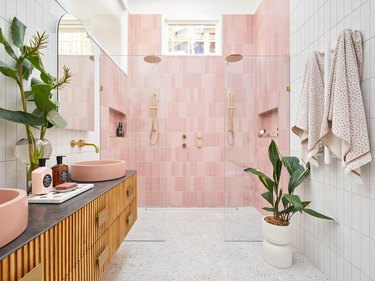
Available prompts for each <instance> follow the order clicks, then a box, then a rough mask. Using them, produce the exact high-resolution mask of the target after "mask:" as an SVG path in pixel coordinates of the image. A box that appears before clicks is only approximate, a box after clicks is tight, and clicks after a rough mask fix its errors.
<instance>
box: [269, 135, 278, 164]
mask: <svg viewBox="0 0 375 281" xmlns="http://www.w3.org/2000/svg"><path fill="white" fill-rule="evenodd" d="M268 156H269V158H270V161H271V163H272V165H273V164H274V163H275V162H276V161H277V160H280V153H279V149H278V148H277V145H276V143H275V141H274V140H271V143H270V145H269V147H268Z"/></svg>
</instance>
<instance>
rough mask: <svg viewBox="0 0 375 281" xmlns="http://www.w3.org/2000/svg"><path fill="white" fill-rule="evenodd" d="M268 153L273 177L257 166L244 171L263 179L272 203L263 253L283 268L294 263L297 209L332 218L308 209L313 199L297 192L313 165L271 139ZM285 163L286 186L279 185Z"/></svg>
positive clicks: (264, 225) (266, 219) (265, 225)
mask: <svg viewBox="0 0 375 281" xmlns="http://www.w3.org/2000/svg"><path fill="white" fill-rule="evenodd" d="M268 156H269V159H270V162H271V164H272V167H273V173H272V178H271V177H268V176H266V175H265V174H264V173H263V172H261V171H259V170H258V169H255V168H247V169H245V170H244V171H245V172H250V173H252V174H254V175H256V176H258V178H259V180H260V182H261V183H262V184H263V185H264V186H265V188H266V189H267V191H266V192H264V193H262V197H263V198H264V199H265V200H266V202H268V203H269V204H270V206H269V207H264V208H263V209H264V210H265V211H268V212H271V213H272V215H271V216H265V217H264V218H263V220H262V233H263V237H264V240H263V256H264V259H265V260H266V261H267V262H268V263H270V264H272V265H274V266H276V267H280V268H287V267H290V266H291V265H292V247H291V244H290V240H291V228H290V220H291V218H292V217H293V215H294V214H295V213H297V212H299V213H306V214H308V215H311V216H314V217H317V218H320V219H326V220H332V218H330V217H328V216H326V215H323V214H321V213H319V212H317V211H314V210H313V209H310V208H308V205H309V204H310V201H302V200H301V198H300V197H299V196H298V195H296V194H295V191H296V188H297V187H298V186H299V185H300V184H301V183H302V182H303V181H304V180H305V179H306V178H307V177H308V176H309V175H310V165H309V164H307V166H306V167H305V166H303V165H301V164H300V161H299V159H298V158H297V157H293V156H286V157H285V156H281V155H280V152H279V149H278V147H277V145H276V143H275V142H274V141H273V140H272V141H271V144H270V145H269V148H268ZM283 166H284V167H285V168H286V170H287V171H288V174H289V183H288V187H287V188H282V187H281V186H280V179H281V172H282V168H283Z"/></svg>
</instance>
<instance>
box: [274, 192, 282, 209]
mask: <svg viewBox="0 0 375 281" xmlns="http://www.w3.org/2000/svg"><path fill="white" fill-rule="evenodd" d="M282 198H283V190H282V188H281V189H280V191H279V192H278V193H277V198H276V201H275V209H276V210H278V209H279V204H280V201H281V199H282Z"/></svg>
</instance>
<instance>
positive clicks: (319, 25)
mask: <svg viewBox="0 0 375 281" xmlns="http://www.w3.org/2000/svg"><path fill="white" fill-rule="evenodd" d="M290 28H291V41H290V44H291V45H290V46H291V69H290V71H291V73H290V77H291V88H292V92H291V99H290V114H291V125H292V126H293V124H294V120H295V115H296V110H297V105H298V101H299V96H300V91H301V87H302V79H303V72H304V67H305V64H306V60H307V57H308V55H309V54H310V53H311V52H313V51H315V50H320V51H324V47H325V42H326V41H330V42H331V47H332V48H334V47H335V44H336V41H337V37H338V34H339V33H340V31H342V30H343V29H344V28H351V29H357V30H359V31H360V32H361V34H362V37H363V41H364V43H363V46H364V60H365V67H364V73H363V81H362V91H363V98H364V104H365V109H366V117H367V122H368V124H367V125H368V130H369V134H370V142H371V147H372V154H373V157H375V95H374V93H375V0H291V25H290ZM290 141H291V143H290V150H291V154H293V155H297V156H298V155H299V154H300V151H299V150H298V148H299V147H300V145H299V140H298V138H297V137H296V136H295V135H294V134H293V133H291V139H290ZM363 182H364V183H363V185H359V184H357V183H355V182H353V181H351V179H350V178H348V177H347V176H346V175H344V173H343V169H342V167H341V163H338V162H337V161H336V160H334V161H333V163H332V164H331V165H324V163H323V161H322V159H321V160H320V167H319V168H312V175H311V177H310V180H309V181H308V182H307V183H306V184H305V187H304V188H303V190H301V191H300V193H301V195H303V197H304V198H305V199H310V200H312V202H313V203H312V207H313V208H315V209H317V210H319V211H321V212H323V213H326V214H328V215H330V216H332V217H334V218H335V219H336V221H337V222H338V223H333V222H326V221H321V220H318V219H314V218H311V217H308V216H306V215H303V216H300V215H298V217H297V218H296V220H294V222H293V226H294V231H293V235H294V240H293V241H295V247H296V250H297V251H299V252H302V253H304V254H305V255H306V256H307V257H308V258H309V259H310V260H311V261H312V262H313V263H314V264H315V265H316V266H317V267H318V268H319V269H320V270H321V271H323V272H324V273H325V274H326V276H327V277H328V278H329V279H330V280H333V281H335V280H337V281H342V280H372V281H375V163H374V161H373V162H371V164H369V165H367V166H365V167H364V168H363Z"/></svg>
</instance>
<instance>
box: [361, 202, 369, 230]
mask: <svg viewBox="0 0 375 281" xmlns="http://www.w3.org/2000/svg"><path fill="white" fill-rule="evenodd" d="M360 208H361V214H360V217H361V219H360V220H361V223H360V225H361V228H360V232H361V233H362V234H364V235H367V236H370V199H369V198H367V197H361V207H360Z"/></svg>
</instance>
